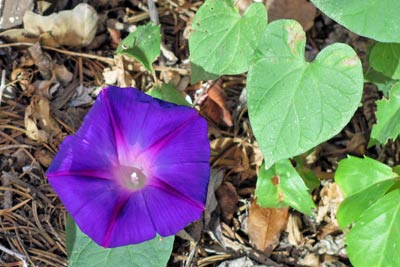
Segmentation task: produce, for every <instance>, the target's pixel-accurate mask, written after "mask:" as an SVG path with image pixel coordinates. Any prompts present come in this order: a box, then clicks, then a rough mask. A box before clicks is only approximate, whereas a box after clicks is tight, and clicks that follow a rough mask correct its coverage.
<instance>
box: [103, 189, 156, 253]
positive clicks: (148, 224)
mask: <svg viewBox="0 0 400 267" xmlns="http://www.w3.org/2000/svg"><path fill="white" fill-rule="evenodd" d="M113 229H114V230H113V232H112V234H111V236H110V238H109V241H108V244H107V247H110V248H112V247H118V246H124V245H129V244H137V243H141V242H144V241H147V240H150V239H153V238H154V237H155V235H156V230H155V228H154V225H153V222H152V221H151V217H150V215H149V213H148V210H147V207H146V203H145V201H144V199H143V196H142V193H141V192H140V191H138V192H135V193H133V194H131V196H130V198H129V200H128V201H127V203H126V204H125V206H124V208H123V209H121V211H120V213H119V214H118V217H117V220H116V221H115V225H114V227H113Z"/></svg>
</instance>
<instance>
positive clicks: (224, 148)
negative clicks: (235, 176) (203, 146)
mask: <svg viewBox="0 0 400 267" xmlns="http://www.w3.org/2000/svg"><path fill="white" fill-rule="evenodd" d="M211 150H212V151H213V152H215V154H213V155H211V163H212V166H213V167H218V168H226V169H231V170H232V172H233V173H240V182H242V181H244V180H245V179H247V178H249V177H253V176H256V175H257V168H258V167H260V166H261V164H262V159H263V157H262V154H261V150H260V149H259V148H258V144H257V143H256V142H254V143H253V144H251V143H248V142H247V141H246V140H244V139H242V138H231V137H220V138H216V139H214V140H212V141H211Z"/></svg>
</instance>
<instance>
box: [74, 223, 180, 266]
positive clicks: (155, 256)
mask: <svg viewBox="0 0 400 267" xmlns="http://www.w3.org/2000/svg"><path fill="white" fill-rule="evenodd" d="M132 227H141V226H134V225H133V226H132ZM173 244H174V236H170V237H165V238H160V237H159V236H156V237H155V238H154V239H152V240H150V241H147V242H143V243H140V244H137V245H129V246H123V247H118V248H108V249H106V248H103V247H100V246H99V245H97V244H96V243H94V242H93V241H92V240H91V239H90V238H89V237H88V236H86V235H85V234H84V233H82V231H81V230H80V229H79V227H78V226H77V225H76V224H75V223H74V221H73V220H72V219H71V218H69V219H68V220H67V249H68V260H69V265H68V266H69V267H115V266H130V267H143V266H154V267H165V266H166V265H167V262H168V260H169V258H170V255H171V252H172V247H173Z"/></svg>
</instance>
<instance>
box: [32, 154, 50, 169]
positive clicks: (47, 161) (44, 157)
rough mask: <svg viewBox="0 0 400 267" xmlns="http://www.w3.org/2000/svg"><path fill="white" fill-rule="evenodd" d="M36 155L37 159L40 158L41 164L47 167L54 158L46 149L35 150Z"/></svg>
mask: <svg viewBox="0 0 400 267" xmlns="http://www.w3.org/2000/svg"><path fill="white" fill-rule="evenodd" d="M34 156H35V159H37V160H39V162H40V164H42V165H43V166H45V167H46V168H47V167H49V166H50V163H51V161H52V160H53V156H52V155H51V154H50V153H49V152H48V151H46V150H44V149H38V150H35V153H34Z"/></svg>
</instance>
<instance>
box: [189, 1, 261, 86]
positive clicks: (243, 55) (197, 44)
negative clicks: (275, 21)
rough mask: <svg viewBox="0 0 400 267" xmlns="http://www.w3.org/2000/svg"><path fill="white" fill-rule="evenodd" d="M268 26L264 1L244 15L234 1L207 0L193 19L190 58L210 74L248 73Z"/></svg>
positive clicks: (198, 67)
mask: <svg viewBox="0 0 400 267" xmlns="http://www.w3.org/2000/svg"><path fill="white" fill-rule="evenodd" d="M266 25H267V12H266V10H265V6H264V5H263V4H261V3H255V4H252V5H251V6H249V8H248V9H247V10H246V12H245V14H244V15H243V16H241V15H240V14H239V11H238V10H236V8H235V7H234V6H233V1H232V0H207V1H206V2H205V3H204V4H203V5H202V6H201V7H200V9H199V10H198V12H197V13H196V16H195V17H194V19H193V23H192V28H193V32H192V33H191V35H190V39H189V49H190V61H191V62H192V64H194V65H195V66H196V67H197V69H195V70H200V69H201V70H202V72H204V73H208V76H210V74H214V75H222V74H239V73H243V72H246V71H247V70H248V67H249V61H250V59H251V56H252V54H253V52H254V49H255V48H256V47H257V44H258V41H259V40H260V36H261V35H262V33H263V31H264V29H265V26H266ZM192 71H193V70H192ZM199 75H200V73H196V76H197V79H198V76H199ZM197 79H196V80H197Z"/></svg>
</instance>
